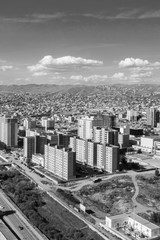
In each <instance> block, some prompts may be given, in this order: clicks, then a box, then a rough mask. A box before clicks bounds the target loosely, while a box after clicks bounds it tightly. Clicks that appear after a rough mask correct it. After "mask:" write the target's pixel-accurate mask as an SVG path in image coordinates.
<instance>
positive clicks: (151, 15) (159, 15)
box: [139, 10, 160, 19]
mask: <svg viewBox="0 0 160 240" xmlns="http://www.w3.org/2000/svg"><path fill="white" fill-rule="evenodd" d="M146 18H160V10H157V11H149V12H146V13H144V14H141V15H140V16H139V19H146Z"/></svg>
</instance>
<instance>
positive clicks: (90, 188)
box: [76, 176, 135, 217]
mask: <svg viewBox="0 0 160 240" xmlns="http://www.w3.org/2000/svg"><path fill="white" fill-rule="evenodd" d="M134 193H135V188H134V184H133V182H132V178H131V177H129V176H118V177H114V178H112V179H108V180H105V181H102V182H100V183H96V184H94V185H93V184H92V185H87V186H84V187H83V188H82V189H81V190H80V191H78V192H77V193H76V194H77V195H78V197H80V198H81V199H82V202H83V203H84V205H85V206H87V207H88V208H90V209H91V210H92V211H94V212H95V215H96V213H98V214H97V215H96V217H100V213H101V217H102V216H103V217H104V215H106V213H109V214H111V215H116V214H121V213H125V212H129V211H130V210H132V209H133V203H132V197H133V195H134Z"/></svg>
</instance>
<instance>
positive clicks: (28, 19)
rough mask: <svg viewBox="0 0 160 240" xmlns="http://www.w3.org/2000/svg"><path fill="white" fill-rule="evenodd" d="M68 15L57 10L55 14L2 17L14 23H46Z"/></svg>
mask: <svg viewBox="0 0 160 240" xmlns="http://www.w3.org/2000/svg"><path fill="white" fill-rule="evenodd" d="M66 16H67V15H66V14H65V13H62V12H57V13H53V14H36V13H35V14H31V15H26V16H24V17H19V18H17V17H15V18H14V17H13V18H7V17H4V18H1V19H2V20H3V21H5V22H12V23H45V22H48V21H51V20H54V19H63V18H65V17H66Z"/></svg>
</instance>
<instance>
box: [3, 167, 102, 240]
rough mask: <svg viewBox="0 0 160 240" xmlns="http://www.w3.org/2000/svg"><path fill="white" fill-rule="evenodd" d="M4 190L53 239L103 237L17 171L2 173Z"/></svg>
mask: <svg viewBox="0 0 160 240" xmlns="http://www.w3.org/2000/svg"><path fill="white" fill-rule="evenodd" d="M0 184H1V188H2V189H3V191H4V192H5V193H6V194H7V195H8V196H9V197H10V199H11V200H12V201H14V203H15V204H16V205H17V206H18V207H19V208H20V209H21V211H22V212H23V213H24V214H25V215H26V216H27V218H28V219H29V220H30V222H31V223H32V224H33V225H35V226H36V227H37V228H38V229H39V230H40V231H41V232H43V233H44V234H45V235H46V236H47V237H48V238H49V239H50V240H75V239H76V240H101V239H102V238H101V237H100V236H99V235H98V234H96V233H95V232H93V231H91V230H90V229H89V228H88V227H87V226H86V225H85V224H84V223H83V222H82V221H81V220H79V219H78V218H77V217H75V216H74V215H73V214H72V213H70V212H69V211H67V210H66V209H65V208H64V207H62V206H61V205H60V204H59V203H57V202H56V201H54V200H53V199H52V198H51V197H49V196H48V195H47V194H46V193H44V192H42V191H41V190H39V189H38V188H37V187H36V186H35V184H34V183H32V182H31V181H30V180H29V179H28V178H26V177H25V176H24V175H22V174H21V173H20V172H18V171H17V170H15V169H14V170H13V169H12V170H7V171H1V172H0Z"/></svg>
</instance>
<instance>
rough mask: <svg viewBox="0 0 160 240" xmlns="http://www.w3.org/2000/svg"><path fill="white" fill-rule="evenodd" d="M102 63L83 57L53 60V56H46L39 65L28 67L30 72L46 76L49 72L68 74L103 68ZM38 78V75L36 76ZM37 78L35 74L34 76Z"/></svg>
mask: <svg viewBox="0 0 160 240" xmlns="http://www.w3.org/2000/svg"><path fill="white" fill-rule="evenodd" d="M102 64H103V62H102V61H98V60H93V59H85V58H81V57H72V56H64V57H60V58H53V57H52V56H51V55H48V56H44V57H43V58H42V59H41V60H40V61H39V62H38V63H37V64H35V65H31V66H28V67H27V68H28V70H29V71H31V72H33V73H35V72H43V73H45V75H47V73H49V72H55V73H57V72H58V74H59V72H66V71H71V70H74V71H75V70H76V69H80V68H85V67H93V66H94V67H96V66H101V65H102ZM36 75H37V76H38V74H36ZM34 76H35V74H34Z"/></svg>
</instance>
